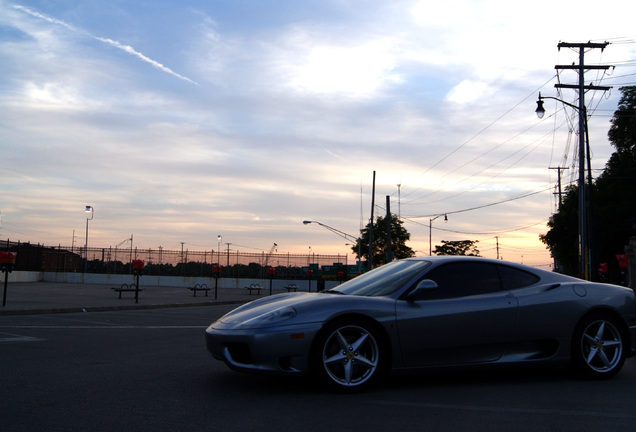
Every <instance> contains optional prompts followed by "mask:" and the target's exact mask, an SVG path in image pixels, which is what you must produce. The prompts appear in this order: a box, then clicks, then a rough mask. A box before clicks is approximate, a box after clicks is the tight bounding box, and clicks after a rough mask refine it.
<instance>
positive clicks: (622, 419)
mask: <svg viewBox="0 0 636 432" xmlns="http://www.w3.org/2000/svg"><path fill="white" fill-rule="evenodd" d="M233 307H234V306H232V305H217V306H191V307H181V308H166V309H149V310H122V311H105V312H92V313H68V314H38V315H18V316H0V365H1V366H0V370H1V382H2V385H1V387H0V416H1V418H2V430H3V431H20V432H22V431H25V430H29V431H54V430H64V431H112V430H135V431H146V430H148V431H151V430H152V431H175V430H196V431H206V430H210V431H212V430H213V431H239V430H241V431H244V430H258V431H280V430H286V429H292V428H293V429H299V428H302V430H304V431H333V430H401V431H410V430H413V431H416V430H417V431H422V430H426V431H450V430H453V431H458V430H471V431H479V430H484V431H485V430H488V431H504V430H505V431H511V430H513V431H536V430H564V431H566V430H573V431H574V430H576V431H587V430H589V431H592V430H598V429H603V430H633V428H634V424H636V413H635V412H634V406H636V393H635V392H634V390H633V389H634V388H636V361H634V360H633V359H630V360H628V361H627V363H626V365H625V368H624V369H623V371H622V372H621V373H620V374H619V375H618V376H617V377H616V378H615V379H613V380H610V381H606V382H590V381H581V380H578V379H575V378H573V377H571V376H570V375H569V374H568V372H567V371H566V370H565V369H562V368H552V369H537V370H528V369H524V370H508V371H488V372H484V371H478V372H461V373H429V374H418V375H416V376H400V377H394V378H392V379H390V380H389V381H388V382H387V383H384V384H383V385H381V386H379V387H378V388H376V389H373V390H372V391H369V392H366V393H361V394H354V395H334V394H330V393H327V392H325V391H323V390H322V389H320V388H317V387H316V386H315V385H314V384H313V383H312V382H311V381H309V380H308V379H302V378H289V379H281V378H276V377H263V376H250V375H244V374H239V373H236V372H233V371H230V370H229V369H228V368H227V367H226V366H225V365H224V364H222V363H221V362H218V361H216V360H213V359H212V358H211V356H210V355H209V354H208V352H207V351H206V349H205V343H204V336H203V334H204V329H205V327H206V326H207V325H208V324H209V323H210V322H212V321H213V320H214V319H216V318H218V317H219V316H221V315H222V314H223V313H225V312H226V311H228V310H230V309H231V308H233Z"/></svg>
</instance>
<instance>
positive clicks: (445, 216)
mask: <svg viewBox="0 0 636 432" xmlns="http://www.w3.org/2000/svg"><path fill="white" fill-rule="evenodd" d="M444 222H448V215H446V214H445V215H444Z"/></svg>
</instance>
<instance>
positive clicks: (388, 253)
mask: <svg viewBox="0 0 636 432" xmlns="http://www.w3.org/2000/svg"><path fill="white" fill-rule="evenodd" d="M385 222H386V251H385V253H386V262H387V263H390V262H391V261H393V245H392V241H391V198H390V197H389V196H388V195H387V196H386V221H385Z"/></svg>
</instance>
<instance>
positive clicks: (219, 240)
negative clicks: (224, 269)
mask: <svg viewBox="0 0 636 432" xmlns="http://www.w3.org/2000/svg"><path fill="white" fill-rule="evenodd" d="M216 241H217V247H216V263H217V264H218V265H221V242H222V241H223V237H221V234H219V235H218V236H217V237H216Z"/></svg>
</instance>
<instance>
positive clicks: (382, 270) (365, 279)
mask: <svg viewBox="0 0 636 432" xmlns="http://www.w3.org/2000/svg"><path fill="white" fill-rule="evenodd" d="M429 265H430V262H428V261H415V260H413V261H411V260H402V261H393V262H392V263H389V264H385V265H383V266H382V267H378V268H376V269H373V270H371V271H370V272H368V273H365V274H363V275H361V276H358V277H357V278H355V279H352V280H350V281H349V282H346V283H343V284H342V285H338V286H337V287H335V288H333V289H331V290H328V291H326V292H328V293H329V292H334V293H342V294H349V295H359V296H384V295H389V294H391V293H394V292H395V291H397V290H398V289H400V288H401V287H403V286H404V284H405V283H407V282H408V281H409V280H411V279H413V278H414V277H415V276H416V275H417V274H418V273H420V272H421V271H422V270H424V269H425V268H426V267H428V266H429Z"/></svg>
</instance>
